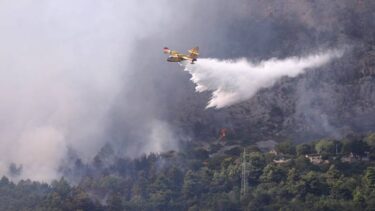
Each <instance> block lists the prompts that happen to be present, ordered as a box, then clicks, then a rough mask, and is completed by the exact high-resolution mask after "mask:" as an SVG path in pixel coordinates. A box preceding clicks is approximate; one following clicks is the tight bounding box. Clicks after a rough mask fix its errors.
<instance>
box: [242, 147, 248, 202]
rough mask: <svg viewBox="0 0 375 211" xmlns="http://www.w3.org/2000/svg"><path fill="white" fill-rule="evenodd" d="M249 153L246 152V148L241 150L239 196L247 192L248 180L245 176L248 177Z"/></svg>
mask: <svg viewBox="0 0 375 211" xmlns="http://www.w3.org/2000/svg"><path fill="white" fill-rule="evenodd" d="M248 157H249V155H248V154H247V153H246V149H245V148H244V150H243V155H242V163H241V167H242V173H241V197H244V196H246V195H247V192H248V185H249V184H248V181H247V178H248V177H249V158H248Z"/></svg>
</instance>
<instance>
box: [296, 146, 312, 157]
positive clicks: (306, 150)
mask: <svg viewBox="0 0 375 211" xmlns="http://www.w3.org/2000/svg"><path fill="white" fill-rule="evenodd" d="M296 152H297V155H298V156H301V155H306V154H311V153H313V149H312V147H311V145H309V144H299V145H297V146H296Z"/></svg>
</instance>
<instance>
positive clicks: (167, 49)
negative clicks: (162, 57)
mask: <svg viewBox="0 0 375 211" xmlns="http://www.w3.org/2000/svg"><path fill="white" fill-rule="evenodd" d="M163 52H164V53H165V54H169V53H170V52H171V50H169V48H168V47H164V48H163Z"/></svg>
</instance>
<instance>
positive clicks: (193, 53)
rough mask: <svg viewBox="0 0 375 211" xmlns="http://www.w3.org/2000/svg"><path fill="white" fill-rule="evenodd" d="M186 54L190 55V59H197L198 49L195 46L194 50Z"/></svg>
mask: <svg viewBox="0 0 375 211" xmlns="http://www.w3.org/2000/svg"><path fill="white" fill-rule="evenodd" d="M188 52H189V53H190V55H189V56H190V57H191V58H193V59H195V58H197V57H198V56H199V47H198V46H197V47H195V48H192V49H190V50H189V51H188Z"/></svg>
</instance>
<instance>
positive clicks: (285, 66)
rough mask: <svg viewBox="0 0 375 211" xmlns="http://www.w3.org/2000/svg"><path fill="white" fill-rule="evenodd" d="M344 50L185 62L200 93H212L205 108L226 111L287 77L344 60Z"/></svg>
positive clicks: (186, 68) (186, 69)
mask: <svg viewBox="0 0 375 211" xmlns="http://www.w3.org/2000/svg"><path fill="white" fill-rule="evenodd" d="M342 54H343V51H342V50H328V51H325V52H322V53H317V54H312V55H309V56H306V57H290V58H286V59H281V60H280V59H276V58H272V59H269V60H266V61H261V62H259V63H252V62H250V61H248V60H246V59H238V60H218V59H211V58H202V59H198V61H197V62H196V63H195V64H190V63H183V65H184V66H185V71H188V72H189V73H190V74H191V80H192V81H193V82H194V83H195V84H196V87H195V90H196V91H197V92H204V91H212V97H211V99H210V101H209V102H208V104H207V107H206V108H211V107H215V108H223V107H226V106H230V105H233V104H236V103H239V102H242V101H244V100H248V99H250V98H251V97H253V96H254V95H255V94H256V93H257V91H259V90H260V89H262V88H267V87H271V86H272V85H273V84H274V83H275V82H276V81H277V80H279V79H281V78H282V77H284V76H288V77H296V76H297V75H299V74H302V73H304V72H305V71H306V70H307V69H309V68H316V67H319V66H321V65H324V64H326V63H328V62H329V61H331V60H332V59H333V58H338V57H341V56H342Z"/></svg>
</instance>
